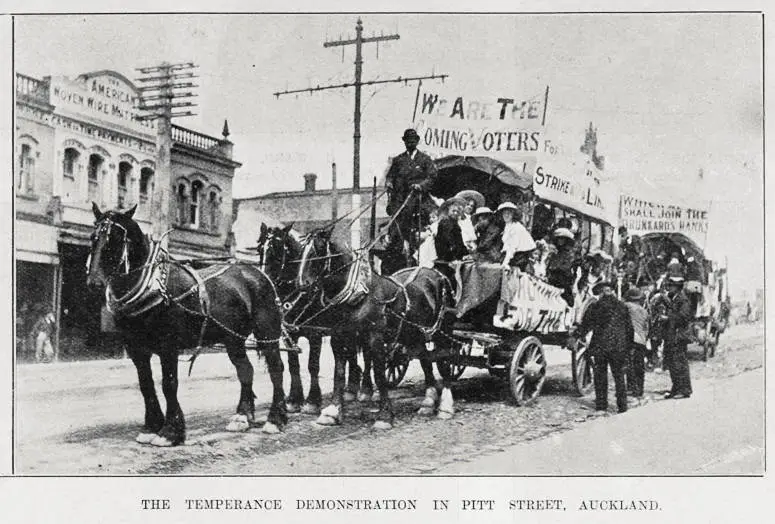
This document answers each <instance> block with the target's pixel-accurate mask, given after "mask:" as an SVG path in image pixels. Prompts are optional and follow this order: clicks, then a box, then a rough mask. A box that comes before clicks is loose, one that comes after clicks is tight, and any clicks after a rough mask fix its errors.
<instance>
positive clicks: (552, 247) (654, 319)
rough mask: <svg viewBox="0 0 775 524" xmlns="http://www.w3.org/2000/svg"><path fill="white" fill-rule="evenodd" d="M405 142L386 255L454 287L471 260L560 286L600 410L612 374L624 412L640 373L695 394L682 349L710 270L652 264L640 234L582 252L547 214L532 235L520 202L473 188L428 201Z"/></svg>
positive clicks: (683, 394)
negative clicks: (456, 265) (492, 201)
mask: <svg viewBox="0 0 775 524" xmlns="http://www.w3.org/2000/svg"><path fill="white" fill-rule="evenodd" d="M402 139H403V141H404V144H405V146H406V152H404V153H402V154H401V155H399V156H397V157H396V158H395V159H394V161H393V164H392V165H391V168H390V170H389V171H388V174H387V177H386V185H387V190H388V195H389V202H388V213H389V214H393V215H394V216H395V219H394V221H393V226H392V227H391V228H390V229H389V230H386V231H384V232H383V233H384V234H385V235H386V236H387V237H388V241H387V249H386V252H388V253H389V252H390V251H391V246H392V251H393V252H394V253H396V252H397V253H400V254H401V256H402V257H403V259H404V260H403V262H405V264H404V265H420V266H424V267H435V268H437V269H438V270H439V271H441V272H442V273H444V274H446V275H448V276H449V277H450V281H451V282H452V283H453V285H454V282H455V278H454V270H453V269H452V267H451V263H452V262H455V261H465V260H472V261H475V262H479V263H482V262H484V263H495V264H500V265H501V267H502V268H503V269H504V270H507V271H518V272H526V273H528V274H530V275H532V276H534V277H535V278H539V279H541V280H544V281H546V282H548V283H549V284H551V285H553V286H555V287H557V288H560V289H562V291H563V292H562V296H563V298H564V299H565V300H566V301H567V303H568V304H569V305H570V306H574V308H575V311H577V312H579V316H578V317H577V319H576V320H577V324H576V327H575V328H574V329H573V330H572V331H571V338H570V340H569V344H575V343H576V342H577V340H578V338H579V337H585V336H586V335H587V334H589V333H591V340H590V346H589V352H590V354H591V355H592V357H593V363H594V370H595V371H594V373H595V384H596V407H597V409H599V410H605V409H607V407H608V406H607V387H608V385H607V373H608V369H609V368H610V370H611V373H612V375H613V378H614V382H615V390H616V399H617V408H618V410H619V411H620V412H623V411H626V410H627V407H628V404H630V403H631V402H638V399H640V398H641V397H642V396H643V384H644V376H645V371H646V369H656V368H657V367H658V366H661V367H663V368H664V369H665V370H667V371H669V373H670V377H671V381H672V387H671V389H670V390H669V391H666V392H664V396H665V398H673V399H682V398H689V397H690V396H691V394H692V386H691V378H690V374H689V364H688V357H687V346H688V344H689V342H690V341H692V340H693V334H692V331H691V329H692V326H691V324H692V321H693V319H694V318H695V315H696V313H697V311H698V310H697V307H698V304H699V301H701V300H702V297H700V296H699V293H698V290H697V289H694V287H696V286H697V285H702V284H705V283H706V277H707V271H706V269H707V268H704V267H702V265H701V263H700V262H699V261H698V260H695V259H694V258H693V257H691V256H688V257H687V256H686V255H685V253H684V252H683V250H681V251H672V252H671V253H670V255H669V256H668V252H667V251H665V252H660V253H658V255H657V256H656V258H654V257H652V258H654V260H649V261H648V262H649V263H650V264H651V266H648V264H644V263H643V262H644V260H643V258H644V250H643V246H642V245H641V241H640V239H639V237H637V236H634V235H633V236H630V235H628V234H627V230H626V228H620V229H619V236H620V244H619V249H618V255H617V260H616V261H614V260H613V258H612V257H611V256H610V255H608V254H607V253H605V252H604V251H603V250H601V249H593V250H592V251H590V252H588V253H581V250H580V246H579V245H578V242H577V239H578V224H576V223H574V222H573V221H571V220H570V219H568V218H567V217H562V218H559V220H556V221H554V215H553V213H552V212H551V210H548V212H547V214H548V221H547V220H546V217H544V218H543V219H542V220H537V219H536V217H535V216H534V217H533V218H534V220H533V222H534V224H533V228H532V229H533V233H534V234H533V235H531V233H530V232H529V231H528V229H527V228H526V226H525V223H524V220H523V219H524V217H523V208H522V207H520V203H519V202H514V201H510V200H508V199H502V201H501V202H500V204H499V205H498V206H497V208H496V209H494V210H493V209H491V208H490V207H487V206H486V205H485V197H484V196H483V195H482V194H480V193H479V192H477V191H473V190H464V191H461V192H459V193H458V194H456V195H455V196H453V197H451V198H448V199H447V200H445V201H443V202H441V201H436V200H435V199H434V198H433V197H432V196H431V195H430V194H429V190H430V189H431V188H432V187H434V184H436V183H437V178H438V173H437V171H436V168H435V165H434V163H433V162H432V161H431V159H430V157H428V156H427V155H425V154H424V153H422V152H420V151H418V150H417V144H418V143H419V136H418V135H417V133H416V132H415V131H414V130H412V129H407V130H406V132H405V133H404V135H403V137H402ZM540 211H547V210H543V209H542V210H540ZM535 214H536V213H534V215H535ZM413 234H416V235H417V236H413ZM663 251H664V250H663ZM644 270H645V272H646V273H649V274H648V275H647V276H649V277H652V280H653V282H652V285H651V286H650V287H649V288H648V289H647V290H646V293H644V292H643V290H642V289H641V288H640V287H638V286H639V284H640V281H639V280H640V278H641V277H642V276H643V275H644ZM388 272H389V271H388ZM651 273H655V275H654V274H651ZM620 297H621V298H620ZM698 297H699V298H698ZM582 313H583V314H582ZM660 348H661V364H660V353H659V350H660ZM628 394H629V395H630V396H632V397H633V399H632V401H631V402H628V398H627V396H628Z"/></svg>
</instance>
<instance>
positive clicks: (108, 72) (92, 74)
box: [76, 69, 139, 93]
mask: <svg viewBox="0 0 775 524" xmlns="http://www.w3.org/2000/svg"><path fill="white" fill-rule="evenodd" d="M101 75H108V76H115V77H117V78H119V79H120V80H121V81H122V82H125V83H127V84H129V85H130V86H131V87H132V89H134V90H135V93H137V92H138V91H139V90H138V88H137V86H136V85H135V83H134V82H132V81H131V80H129V79H128V78H127V77H125V76H124V75H122V74H121V73H119V72H118V71H113V70H111V69H100V70H99V71H92V72H90V73H81V74H80V75H78V76H77V77H76V79H78V78H83V79H84V80H89V79H90V78H92V77H95V76H101Z"/></svg>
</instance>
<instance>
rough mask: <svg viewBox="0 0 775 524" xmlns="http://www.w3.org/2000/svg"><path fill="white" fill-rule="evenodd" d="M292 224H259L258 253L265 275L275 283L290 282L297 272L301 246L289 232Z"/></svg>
mask: <svg viewBox="0 0 775 524" xmlns="http://www.w3.org/2000/svg"><path fill="white" fill-rule="evenodd" d="M291 228H293V224H289V225H287V226H285V227H267V225H266V224H264V223H262V224H261V233H260V234H259V237H258V253H259V258H260V260H261V265H262V266H263V268H264V271H266V274H267V276H268V277H269V278H270V279H272V280H273V281H275V282H277V283H285V282H292V281H293V280H294V279H295V278H296V276H297V273H298V264H299V259H300V258H301V254H302V248H301V244H300V243H299V241H297V240H296V239H295V238H294V237H293V235H292V234H291Z"/></svg>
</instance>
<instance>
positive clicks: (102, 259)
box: [86, 202, 147, 287]
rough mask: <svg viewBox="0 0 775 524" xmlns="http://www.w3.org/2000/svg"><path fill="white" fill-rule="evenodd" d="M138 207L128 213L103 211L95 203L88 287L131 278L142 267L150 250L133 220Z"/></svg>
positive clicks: (87, 263)
mask: <svg viewBox="0 0 775 524" xmlns="http://www.w3.org/2000/svg"><path fill="white" fill-rule="evenodd" d="M136 209H137V206H134V207H132V209H130V210H129V211H126V212H124V213H122V212H121V211H106V212H104V213H103V212H102V211H100V208H99V207H97V204H95V203H93V202H92V211H93V212H94V218H95V221H94V230H93V231H92V234H91V249H90V251H89V258H88V259H87V261H86V285H87V286H89V287H95V286H105V285H107V284H108V283H110V281H111V279H112V278H113V277H115V276H117V275H122V274H128V273H129V272H130V271H131V270H132V269H133V268H135V267H139V266H141V265H142V264H143V261H144V259H145V257H146V256H147V247H146V246H145V244H144V242H143V240H144V236H143V232H142V230H141V229H140V226H138V225H137V222H135V221H134V220H133V219H132V217H133V216H134V213H135V210H136Z"/></svg>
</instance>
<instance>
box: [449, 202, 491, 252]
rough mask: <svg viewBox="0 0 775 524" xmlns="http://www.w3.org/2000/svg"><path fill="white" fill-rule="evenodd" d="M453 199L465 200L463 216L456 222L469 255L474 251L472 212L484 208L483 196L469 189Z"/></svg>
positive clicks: (474, 231) (474, 239)
mask: <svg viewBox="0 0 775 524" xmlns="http://www.w3.org/2000/svg"><path fill="white" fill-rule="evenodd" d="M455 198H462V199H463V200H465V202H466V205H465V208H463V216H461V217H460V219H459V220H458V224H459V225H460V233H461V234H462V236H463V243H464V244H465V245H466V248H467V249H468V252H469V253H473V252H474V251H475V250H476V230H475V229H474V223H473V220H472V217H473V214H474V211H475V210H476V209H479V208H480V207H484V203H485V201H484V196H483V195H482V194H481V193H480V192H478V191H474V190H471V189H468V190H465V191H460V192H459V193H458V194H457V195H455Z"/></svg>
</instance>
